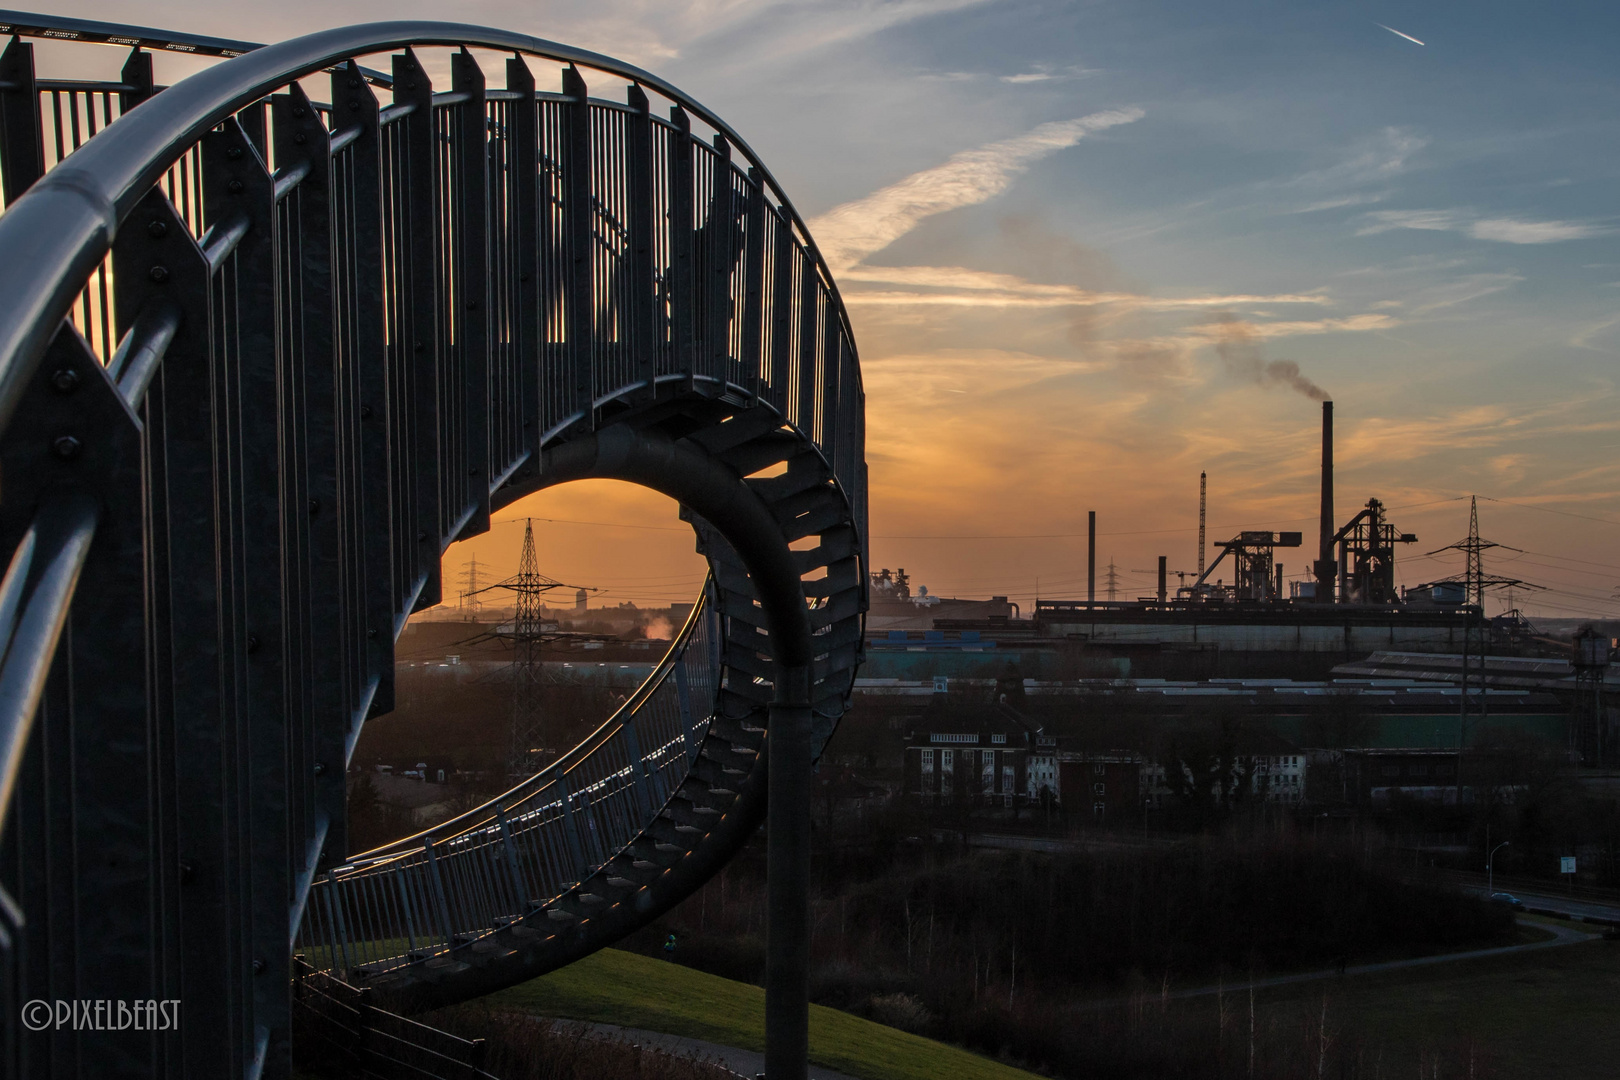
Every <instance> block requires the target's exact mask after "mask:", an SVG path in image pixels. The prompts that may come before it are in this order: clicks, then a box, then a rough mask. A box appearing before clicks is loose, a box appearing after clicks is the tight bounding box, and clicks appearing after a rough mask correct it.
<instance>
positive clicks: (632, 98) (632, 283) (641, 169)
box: [625, 83, 658, 402]
mask: <svg viewBox="0 0 1620 1080" xmlns="http://www.w3.org/2000/svg"><path fill="white" fill-rule="evenodd" d="M626 97H627V98H628V100H629V102H630V109H631V112H630V115H629V116H627V117H625V172H626V173H628V180H629V199H630V206H629V214H628V219H629V220H628V221H627V225H628V226H629V229H630V244H629V252H628V255H629V258H628V259H627V260H626V264H627V265H626V267H625V275H626V278H625V291H626V292H627V293H628V296H629V304H630V312H629V319H630V334H629V346H630V350H631V364H632V365H633V374H632V375H631V378H632V379H633V380H634V381H635V382H637V383H644V384H645V388H644V389H642V390H640V391H638V392H637V395H636V400H639V401H647V402H650V401H652V400H653V380H654V379H655V378H656V377H657V375H658V351H657V350H656V349H655V348H653V162H652V114H651V112H649V111H648V110H649V106H648V102H647V93H646V91H644V90H643V89H642V88H641V87H640V86H639V85H637V84H635V83H631V84H630V88H629V90H628V91H626Z"/></svg>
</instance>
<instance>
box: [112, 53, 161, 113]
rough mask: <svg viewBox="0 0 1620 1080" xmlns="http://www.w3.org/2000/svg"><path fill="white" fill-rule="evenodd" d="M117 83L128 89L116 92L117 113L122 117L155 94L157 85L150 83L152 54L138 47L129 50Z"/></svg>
mask: <svg viewBox="0 0 1620 1080" xmlns="http://www.w3.org/2000/svg"><path fill="white" fill-rule="evenodd" d="M118 81H119V82H121V83H123V84H124V85H125V86H127V87H129V89H128V90H120V91H119V92H118V112H119V115H122V114H124V113H127V112H129V111H130V110H131V109H133V108H134V107H135V106H137V105H139V104H140V103H141V102H143V101H145V100H147V99H148V98H150V97H151V96H152V95H153V94H155V93H157V85H156V83H154V82H153V81H152V54H151V53H149V52H146V51H145V50H143V49H142V48H141V47H140V46H139V45H137V46H135V47H134V48H133V49H131V50H130V51H129V59H127V60H125V61H124V69H123V71H122V72H120V73H119V76H118Z"/></svg>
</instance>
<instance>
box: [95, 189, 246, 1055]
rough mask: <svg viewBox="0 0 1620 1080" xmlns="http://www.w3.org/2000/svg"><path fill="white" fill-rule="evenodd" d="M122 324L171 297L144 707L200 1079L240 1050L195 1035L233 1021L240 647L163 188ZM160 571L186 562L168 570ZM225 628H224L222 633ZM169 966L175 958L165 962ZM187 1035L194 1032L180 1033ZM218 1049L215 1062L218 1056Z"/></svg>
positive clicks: (145, 222)
mask: <svg viewBox="0 0 1620 1080" xmlns="http://www.w3.org/2000/svg"><path fill="white" fill-rule="evenodd" d="M113 265H114V280H115V282H117V286H118V307H119V324H120V326H122V327H127V326H129V325H130V324H131V323H132V322H133V321H134V319H135V316H136V315H137V314H138V313H139V312H140V311H141V309H142V308H144V307H145V306H146V305H147V304H148V303H153V304H170V305H173V306H174V307H175V308H176V309H177V310H178V311H179V312H180V313H181V321H180V326H179V329H178V331H177V332H176V333H175V336H174V339H173V341H172V342H171V343H170V345H169V348H168V351H167V353H166V354H165V356H164V360H163V366H162V368H161V369H160V370H159V372H158V373H157V375H156V377H155V379H154V380H153V382H152V385H151V389H150V390H149V391H148V393H147V397H146V401H145V420H146V434H147V440H148V445H147V459H148V461H149V463H150V468H151V470H152V475H151V478H150V479H149V481H148V484H147V490H148V491H149V492H151V498H152V505H151V508H150V511H149V515H150V520H151V522H152V525H151V529H152V536H151V545H152V546H151V549H150V554H149V556H148V557H149V558H150V559H151V560H152V562H151V566H152V570H151V573H152V575H153V582H152V601H151V602H152V605H153V619H154V623H153V636H154V639H155V640H154V641H153V643H152V652H151V656H152V660H153V662H154V667H155V670H154V672H153V679H154V685H153V693H154V698H155V700H154V704H153V713H154V715H155V716H156V717H157V719H158V722H159V723H158V730H157V732H156V733H155V739H156V745H157V752H158V754H159V755H160V756H161V759H162V760H163V761H164V762H165V767H164V769H163V771H162V772H161V773H160V774H159V775H160V776H161V778H162V785H163V786H162V788H161V789H160V791H159V796H158V803H159V806H160V813H161V815H162V825H161V828H162V832H163V840H162V842H163V844H164V846H165V851H164V855H163V858H162V867H161V872H162V881H161V883H160V885H159V889H160V896H161V900H160V902H159V907H160V910H161V911H162V913H163V915H162V917H163V920H164V923H165V927H164V933H165V935H172V938H171V941H172V942H173V944H172V946H170V948H172V950H173V951H172V952H170V953H169V955H167V956H166V957H165V964H164V966H165V969H166V970H165V977H166V978H165V981H166V982H168V983H169V985H171V986H172V987H174V992H173V993H171V994H168V995H165V996H176V997H177V996H179V988H180V987H181V986H184V987H185V995H186V1000H187V1003H188V1006H189V1007H190V1009H189V1013H188V1025H187V1027H186V1028H185V1029H184V1030H183V1031H182V1032H181V1036H180V1042H181V1053H182V1056H183V1061H184V1068H185V1070H186V1071H188V1072H190V1073H195V1074H197V1075H221V1074H223V1073H226V1072H230V1073H232V1074H233V1075H234V1074H237V1073H240V1071H241V1069H242V1062H241V1060H240V1052H241V1047H240V1045H239V1044H236V1043H233V1044H232V1045H231V1046H230V1047H229V1049H227V1048H225V1047H223V1046H221V1045H219V1044H218V1043H216V1042H213V1041H212V1040H205V1039H204V1038H202V1034H203V1033H206V1032H210V1031H218V1030H230V1029H232V1028H237V1026H238V1025H239V1023H240V1018H241V1015H242V1013H241V995H240V991H239V988H238V987H236V986H235V985H233V981H232V979H231V974H232V972H233V970H234V969H235V967H236V965H234V964H232V963H230V962H228V959H226V958H229V957H232V956H234V955H237V949H238V948H240V942H239V941H236V940H234V937H235V935H234V934H233V927H234V926H235V925H237V923H236V919H235V917H234V906H235V901H236V899H237V898H238V897H239V895H240V894H239V893H238V891H237V888H236V884H235V883H236V881H237V880H238V878H237V875H238V871H239V864H238V855H239V852H237V851H236V850H235V844H234V842H233V841H234V831H233V829H232V825H233V824H234V818H235V812H236V799H237V796H238V794H239V792H238V790H237V785H236V783H235V771H234V767H233V766H234V759H235V747H234V746H233V745H232V735H233V733H234V732H235V731H236V730H237V727H238V719H237V716H236V713H235V696H234V694H231V693H228V692H227V686H226V685H222V675H223V674H224V673H225V672H227V671H229V670H231V669H232V668H233V667H234V659H235V656H236V649H237V647H238V646H239V645H240V644H245V643H239V642H237V641H236V640H235V636H234V634H230V633H229V628H230V627H232V626H233V625H234V618H235V616H234V612H233V611H232V609H231V607H230V605H229V603H228V602H227V601H228V598H227V597H226V596H225V595H223V594H222V591H221V590H222V588H223V587H225V586H227V585H228V584H229V583H228V581H222V580H220V578H219V576H218V574H217V573H216V569H215V568H216V567H219V568H222V569H224V570H228V569H229V564H230V562H231V560H232V558H233V554H234V553H233V552H231V551H230V550H229V549H228V548H222V547H221V545H220V543H219V539H220V537H221V534H222V530H224V529H225V527H226V525H225V523H224V522H222V521H221V520H220V516H219V500H221V499H223V498H225V497H227V494H226V491H223V490H221V485H225V484H228V481H229V477H228V476H226V475H220V474H219V470H218V466H219V461H218V456H219V454H220V452H221V451H222V449H223V448H222V447H220V446H218V445H217V444H216V441H215V432H216V425H217V424H224V423H225V422H226V417H225V416H223V415H220V414H221V411H222V410H221V406H222V404H223V403H222V402H217V401H216V400H215V391H214V388H215V386H216V381H221V382H222V381H223V380H224V379H225V378H226V377H228V374H229V373H228V372H227V371H223V370H220V366H221V360H222V358H221V357H219V356H218V355H217V352H216V348H215V344H214V341H213V340H212V334H213V332H214V327H215V312H214V297H215V288H214V282H213V275H212V274H211V272H210V271H209V268H208V264H207V261H206V259H205V258H204V256H203V253H202V251H201V250H199V249H198V247H197V244H196V242H195V241H194V240H193V239H192V237H191V233H190V231H189V230H188V228H187V225H186V222H185V221H184V220H183V219H182V218H181V217H180V216H179V214H178V213H176V211H175V208H174V206H173V205H172V204H170V202H169V201H168V199H166V198H165V197H164V196H163V194H162V192H161V191H157V190H154V191H152V192H149V193H148V195H147V196H146V198H145V199H143V200H142V202H141V203H140V204H139V205H138V206H137V208H136V209H135V211H134V212H133V213H132V214H131V216H130V218H129V220H127V221H126V222H125V223H124V227H123V228H122V229H120V230H119V233H118V237H117V240H116V241H115V243H114V246H113ZM169 567H176V568H184V569H179V570H175V571H173V572H171V571H170V570H169ZM222 630H224V631H225V634H226V636H225V638H224V639H223V640H222ZM170 965H172V967H171V966H170ZM192 1031H195V1032H197V1033H198V1035H197V1036H196V1037H188V1036H187V1032H192ZM221 1052H223V1053H224V1054H225V1057H224V1058H223V1059H222V1058H220V1057H218V1056H216V1055H217V1054H219V1053H221Z"/></svg>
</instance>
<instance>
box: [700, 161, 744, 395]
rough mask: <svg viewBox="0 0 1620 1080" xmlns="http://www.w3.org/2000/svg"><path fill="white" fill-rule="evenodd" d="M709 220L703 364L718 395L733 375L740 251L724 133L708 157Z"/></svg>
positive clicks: (707, 229) (710, 388) (713, 393)
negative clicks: (734, 291) (734, 274)
mask: <svg viewBox="0 0 1620 1080" xmlns="http://www.w3.org/2000/svg"><path fill="white" fill-rule="evenodd" d="M709 165H710V168H711V170H712V171H711V172H710V176H709V222H708V224H707V225H705V226H704V227H703V232H704V240H705V243H704V245H703V246H704V248H705V250H704V252H703V257H704V259H705V265H704V269H705V270H707V271H708V273H707V275H705V276H706V277H707V279H708V280H706V281H704V282H703V283H702V285H701V286H700V288H701V289H702V292H703V298H704V302H705V303H704V306H705V309H706V311H707V313H708V318H707V319H706V320H705V323H706V325H705V326H704V328H703V332H704V333H705V334H706V335H708V336H707V339H706V341H705V344H706V345H707V351H708V355H707V356H706V357H704V358H703V360H702V363H703V366H704V367H705V369H706V373H707V374H709V375H711V376H713V377H714V380H715V381H714V382H712V383H710V384H708V389H707V390H706V391H705V392H706V393H709V394H712V395H713V396H715V397H719V396H720V395H721V394H723V393H725V392H726V383H727V382H729V381H730V375H731V333H730V330H731V318H732V311H731V271H732V266H733V264H734V263H735V261H736V254H737V221H736V217H737V214H736V207H735V206H734V205H733V203H732V195H733V194H734V193H733V191H732V188H731V142H730V140H728V139H727V138H726V137H725V136H724V135H719V134H716V135H715V137H714V155H713V156H712V157H710V158H709Z"/></svg>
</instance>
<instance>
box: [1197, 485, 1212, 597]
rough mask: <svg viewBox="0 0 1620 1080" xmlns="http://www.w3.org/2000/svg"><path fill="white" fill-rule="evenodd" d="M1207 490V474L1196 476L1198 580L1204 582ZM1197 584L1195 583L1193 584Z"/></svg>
mask: <svg viewBox="0 0 1620 1080" xmlns="http://www.w3.org/2000/svg"><path fill="white" fill-rule="evenodd" d="M1208 488H1209V474H1208V473H1199V474H1198V580H1199V581H1203V580H1204V496H1205V494H1206V493H1207V491H1208ZM1194 584H1197V582H1194Z"/></svg>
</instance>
